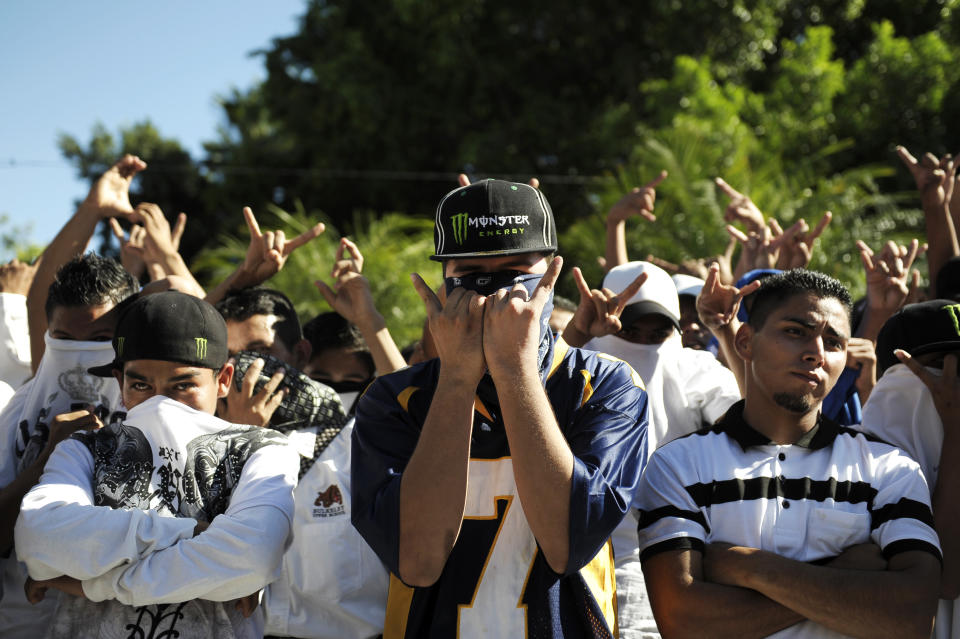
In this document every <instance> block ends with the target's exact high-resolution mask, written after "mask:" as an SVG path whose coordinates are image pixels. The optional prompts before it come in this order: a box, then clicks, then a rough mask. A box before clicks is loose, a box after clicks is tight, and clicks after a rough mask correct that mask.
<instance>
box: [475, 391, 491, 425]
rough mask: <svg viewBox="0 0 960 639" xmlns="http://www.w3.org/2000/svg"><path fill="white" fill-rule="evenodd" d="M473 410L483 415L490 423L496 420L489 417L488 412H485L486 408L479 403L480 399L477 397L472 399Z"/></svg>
mask: <svg viewBox="0 0 960 639" xmlns="http://www.w3.org/2000/svg"><path fill="white" fill-rule="evenodd" d="M473 410H475V411H477V412H478V413H480V414H481V415H483V416H484V417H486V418H487V419H489V420H490V421H491V422H492V421H496V420H494V419H493V417H492V416H491V415H490V411H488V410H487V407H486V406H484V405H483V402H481V401H480V398H479V397H474V398H473Z"/></svg>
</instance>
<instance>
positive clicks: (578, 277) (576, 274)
mask: <svg viewBox="0 0 960 639" xmlns="http://www.w3.org/2000/svg"><path fill="white" fill-rule="evenodd" d="M573 281H574V282H576V284H577V290H579V291H580V299H581V300H584V299H587V298H589V297H590V287H589V286H587V280H586V279H584V277H583V273H582V272H581V271H580V267H579V266H574V267H573Z"/></svg>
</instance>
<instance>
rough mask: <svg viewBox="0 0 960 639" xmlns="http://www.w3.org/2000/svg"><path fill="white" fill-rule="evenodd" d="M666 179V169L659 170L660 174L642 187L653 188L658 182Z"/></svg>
mask: <svg viewBox="0 0 960 639" xmlns="http://www.w3.org/2000/svg"><path fill="white" fill-rule="evenodd" d="M666 179H667V172H666V171H660V175H658V176H657V177H655V178H653V180H651V181H650V182H647V185H646V186H645V187H643V188H645V189H655V188H657V186H659V184H660V183H661V182H663V181H664V180H666Z"/></svg>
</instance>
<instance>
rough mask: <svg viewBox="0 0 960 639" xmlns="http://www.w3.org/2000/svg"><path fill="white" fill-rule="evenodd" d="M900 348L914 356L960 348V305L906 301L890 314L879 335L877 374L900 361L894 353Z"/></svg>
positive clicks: (942, 301)
mask: <svg viewBox="0 0 960 639" xmlns="http://www.w3.org/2000/svg"><path fill="white" fill-rule="evenodd" d="M898 348H900V349H903V350H905V351H907V352H908V353H910V354H911V355H923V354H925V353H933V352H937V351H956V350H960V304H957V303H956V302H954V301H953V300H947V299H940V300H928V301H926V302H920V303H918V304H907V305H906V306H904V307H903V308H901V309H900V310H899V311H897V312H896V313H894V314H893V315H891V316H890V319H888V320H887V322H886V324H884V325H883V328H882V329H880V335H879V336H878V337H877V376H878V377H879V376H880V375H883V372H884V371H885V370H887V369H888V368H890V367H891V366H893V365H894V364H899V363H900V360H899V359H897V356H896V355H894V354H893V351H894V350H896V349H898Z"/></svg>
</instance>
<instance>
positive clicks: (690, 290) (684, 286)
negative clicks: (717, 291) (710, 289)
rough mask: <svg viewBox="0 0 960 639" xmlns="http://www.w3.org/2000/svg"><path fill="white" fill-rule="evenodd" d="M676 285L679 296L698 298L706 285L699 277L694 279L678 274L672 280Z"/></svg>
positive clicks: (691, 276)
mask: <svg viewBox="0 0 960 639" xmlns="http://www.w3.org/2000/svg"><path fill="white" fill-rule="evenodd" d="M671 279H672V280H673V283H674V285H675V286H676V287H677V295H693V296H694V297H696V296H697V295H700V291H701V290H702V289H703V285H704V284H706V282H704V281H703V280H701V279H700V278H699V277H694V276H693V275H683V274H680V273H678V274H676V275H674V276H673V277H672V278H671Z"/></svg>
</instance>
